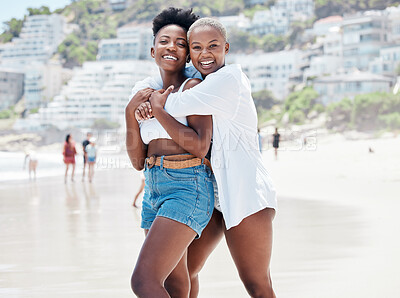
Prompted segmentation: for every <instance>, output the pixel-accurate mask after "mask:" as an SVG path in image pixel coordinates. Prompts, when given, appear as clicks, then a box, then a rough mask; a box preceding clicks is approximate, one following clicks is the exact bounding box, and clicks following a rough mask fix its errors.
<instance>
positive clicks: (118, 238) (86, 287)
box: [0, 138, 400, 298]
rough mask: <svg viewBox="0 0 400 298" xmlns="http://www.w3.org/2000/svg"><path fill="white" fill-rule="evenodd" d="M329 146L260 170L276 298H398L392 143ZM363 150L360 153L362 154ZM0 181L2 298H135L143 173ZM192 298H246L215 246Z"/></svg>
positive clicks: (395, 151)
mask: <svg viewBox="0 0 400 298" xmlns="http://www.w3.org/2000/svg"><path fill="white" fill-rule="evenodd" d="M370 143H371V141H356V142H349V141H344V140H336V139H335V140H327V141H323V140H321V141H320V142H318V143H317V147H316V148H315V149H313V150H306V148H303V149H302V150H296V151H295V150H289V149H288V148H286V149H282V151H280V152H279V160H278V161H274V159H273V153H272V150H267V151H266V152H265V153H264V157H265V162H266V164H267V166H268V168H269V169H270V172H271V175H272V177H273V179H274V181H275V183H276V186H277V189H278V191H279V193H280V196H279V212H278V214H277V217H276V219H275V221H274V228H275V230H274V233H275V234H274V248H273V256H272V278H273V282H274V288H275V291H276V294H277V296H278V297H363V298H364V297H399V296H400V285H399V283H398V276H399V274H400V268H399V266H398V264H400V255H399V253H398V252H399V251H400V240H399V237H398V232H399V231H400V222H399V221H398V219H397V218H398V216H397V213H398V212H399V211H398V210H400V208H399V207H400V203H399V199H400V150H399V148H400V139H399V138H397V139H390V140H377V141H373V144H372V145H373V147H374V149H375V153H374V154H368V153H367V149H368V145H369V144H370ZM366 146H367V147H366ZM79 178H80V177H79V176H77V177H76V180H77V181H76V182H75V183H73V184H72V183H68V184H67V185H64V183H63V178H62V177H51V178H43V179H39V180H37V181H36V182H28V181H19V182H14V183H10V182H9V183H7V184H5V183H2V184H0V231H1V232H0V241H1V246H0V296H1V297H85V298H86V297H112V296H114V297H133V295H132V294H131V292H130V286H129V279H130V275H131V271H132V269H133V266H134V264H135V260H136V257H137V255H138V253H139V250H140V247H141V244H142V242H143V239H144V236H143V232H142V230H141V229H140V228H139V222H140V210H138V209H135V208H133V207H131V203H132V200H133V194H134V193H135V191H136V189H137V188H138V187H139V182H140V178H139V174H138V173H137V172H136V171H134V170H130V169H111V170H104V171H98V172H97V173H96V176H95V181H94V183H93V184H89V183H87V182H85V183H82V182H81V181H80V179H79ZM200 278H201V292H200V297H204V298H205V297H216V298H218V297H247V296H248V295H247V294H246V292H245V290H244V288H243V286H242V284H241V282H240V279H239V277H238V275H237V273H236V270H235V267H234V265H233V262H232V260H231V258H230V255H229V252H228V250H227V247H226V245H225V242H224V241H222V242H221V244H220V245H219V246H218V248H217V249H216V251H215V252H214V253H213V255H212V256H211V257H210V259H209V260H208V262H207V264H206V266H205V268H204V270H203V271H202V273H201V276H200Z"/></svg>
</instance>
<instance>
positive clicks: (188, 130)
mask: <svg viewBox="0 0 400 298" xmlns="http://www.w3.org/2000/svg"><path fill="white" fill-rule="evenodd" d="M199 82H201V80H195V79H193V80H190V81H189V82H188V83H187V84H186V85H185V89H189V88H191V87H193V86H194V85H197V84H198V83H199ZM185 89H184V90H185ZM168 90H171V89H167V91H166V92H170V91H168ZM157 92H159V91H157ZM150 102H151V97H150ZM152 108H153V115H154V116H155V117H156V118H157V120H158V121H159V122H160V124H161V125H162V126H163V127H164V129H165V130H166V131H167V133H168V134H169V136H170V137H171V138H172V140H173V141H175V142H176V143H177V144H178V145H179V146H181V147H182V148H183V149H185V150H186V151H188V152H189V153H191V154H193V155H195V156H197V157H199V158H203V157H205V156H206V154H207V152H208V150H209V148H210V143H211V137H212V117H211V116H210V115H206V116H198V115H191V116H188V117H187V120H188V125H189V127H188V126H185V125H183V124H182V123H180V122H178V121H177V120H176V119H175V118H174V117H172V116H171V115H170V114H168V113H167V112H166V111H165V110H164V107H163V105H160V104H155V106H154V105H153V103H152Z"/></svg>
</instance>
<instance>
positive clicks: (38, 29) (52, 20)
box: [1, 14, 65, 66]
mask: <svg viewBox="0 0 400 298" xmlns="http://www.w3.org/2000/svg"><path fill="white" fill-rule="evenodd" d="M64 38H65V20H64V17H63V16H61V15H58V14H52V15H34V16H29V17H27V18H26V20H25V22H24V25H23V27H22V29H21V33H20V36H19V37H18V38H13V39H12V44H11V46H8V47H7V48H5V49H4V51H3V52H2V54H1V63H2V64H3V65H9V66H17V65H27V64H29V63H31V62H43V63H46V62H47V60H48V59H50V58H51V56H52V55H53V54H54V53H55V52H56V51H57V47H58V45H59V44H60V43H61V42H62V41H63V40H64Z"/></svg>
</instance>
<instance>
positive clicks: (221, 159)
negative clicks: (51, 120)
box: [134, 18, 277, 297]
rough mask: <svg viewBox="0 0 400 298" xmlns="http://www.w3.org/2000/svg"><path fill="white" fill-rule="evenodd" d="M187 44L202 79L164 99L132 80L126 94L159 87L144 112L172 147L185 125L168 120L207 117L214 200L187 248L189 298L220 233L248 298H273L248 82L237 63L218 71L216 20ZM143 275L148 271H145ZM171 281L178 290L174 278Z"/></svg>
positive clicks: (222, 37) (265, 200) (267, 195)
mask: <svg viewBox="0 0 400 298" xmlns="http://www.w3.org/2000/svg"><path fill="white" fill-rule="evenodd" d="M188 44H189V48H190V58H191V60H192V63H193V66H194V67H196V69H197V70H198V71H199V72H200V73H201V75H202V77H203V79H204V80H203V81H202V82H201V83H199V84H198V85H196V86H194V87H192V88H191V89H189V90H186V91H183V92H177V93H171V88H167V89H166V91H164V90H165V87H166V86H168V85H167V84H165V82H164V86H163V84H162V83H160V82H158V81H157V79H152V78H150V80H148V79H146V80H144V81H142V82H139V83H140V87H141V88H139V86H135V88H134V90H135V91H136V92H137V89H138V90H141V89H145V88H146V87H147V90H148V89H149V87H151V88H153V89H160V88H163V89H164V90H158V91H154V92H152V91H149V93H151V92H152V93H151V96H150V105H151V110H152V114H153V116H154V117H155V118H156V119H157V120H158V121H159V122H160V123H161V125H162V126H163V127H164V128H165V130H166V131H167V132H168V133H169V134H170V136H171V137H172V139H173V140H174V141H176V142H178V140H177V138H176V137H177V136H178V135H181V134H182V133H183V131H185V132H186V129H187V127H185V126H184V125H182V123H179V121H177V120H176V119H175V118H174V117H182V116H185V115H212V120H213V146H212V149H211V163H212V166H213V171H214V174H215V178H216V180H217V184H218V197H219V199H217V196H215V209H214V212H213V216H212V218H211V220H210V223H209V224H208V225H207V227H206V228H205V229H204V231H203V236H202V237H201V238H200V239H197V240H195V241H193V242H192V243H191V244H190V246H189V248H188V253H187V254H188V257H187V264H188V265H187V267H188V270H189V276H190V279H191V285H190V291H191V292H190V297H197V295H198V292H199V280H198V273H199V271H200V270H201V268H202V267H203V266H204V264H205V262H206V260H207V258H208V256H209V255H210V254H211V253H212V251H213V250H214V248H215V247H216V246H217V244H218V243H219V241H220V240H221V239H222V237H223V235H225V239H226V242H227V244H228V247H229V250H230V253H231V256H232V258H233V260H234V263H235V265H236V268H237V270H238V273H239V276H240V278H241V280H242V282H243V284H244V286H245V287H246V289H247V292H248V294H249V296H251V297H275V294H274V291H273V288H272V281H271V277H270V257H271V250H272V220H273V218H274V216H275V208H276V204H277V201H276V192H275V189H274V187H273V184H272V181H271V178H270V176H269V174H268V171H267V169H266V168H265V165H264V163H263V160H262V156H261V154H260V151H259V144H258V140H257V114H256V109H255V106H254V101H253V98H252V97H251V85H250V82H249V80H248V78H247V77H246V75H245V74H244V73H243V71H242V69H241V67H240V66H239V65H225V55H226V54H227V53H228V51H229V43H228V42H227V36H226V29H225V28H224V27H223V25H222V24H221V23H220V22H218V21H217V20H215V19H211V18H203V19H199V20H198V21H196V22H195V23H194V24H193V25H192V26H191V27H190V29H189V31H188ZM139 83H138V84H139ZM170 83H172V82H170ZM138 84H137V85H138ZM174 86H175V85H174ZM145 90H146V89H145ZM139 92H140V91H139ZM142 92H144V91H143V90H142ZM167 97H168V100H167ZM164 105H165V109H164ZM146 106H147V104H143V105H141V106H140V108H139V111H138V113H139V115H141V117H140V118H141V119H148V118H149V117H150V116H151V115H147V116H146V117H147V118H145V117H144V114H143V113H142V112H143V110H146ZM149 110H150V108H147V111H149ZM168 113H169V114H168ZM145 114H147V112H145ZM140 118H138V119H140ZM178 132H181V133H178ZM185 140H188V138H187V136H185ZM146 183H147V181H146ZM180 185H182V187H184V185H185V184H184V182H183V181H180ZM168 242H172V240H171V239H170V240H169V241H168ZM163 247H164V246H163ZM164 249H165V247H164ZM143 268H145V267H143ZM146 269H147V271H149V267H147V268H146ZM146 269H144V270H143V272H146ZM169 278H171V276H170V277H169ZM162 281H163V280H162V279H159V280H157V283H155V284H154V286H155V287H159V286H160V283H161V284H162ZM175 283H176V284H178V285H179V284H180V283H179V281H178V280H175ZM155 296H157V295H154V297H155ZM141 297H151V295H149V296H146V295H142V296H141ZM157 297H167V296H165V295H164V296H157ZM186 297H187V296H186Z"/></svg>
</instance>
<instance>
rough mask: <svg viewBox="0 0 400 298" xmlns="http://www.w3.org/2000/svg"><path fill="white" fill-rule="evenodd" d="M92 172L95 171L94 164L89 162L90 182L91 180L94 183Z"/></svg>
mask: <svg viewBox="0 0 400 298" xmlns="http://www.w3.org/2000/svg"><path fill="white" fill-rule="evenodd" d="M92 172H93V164H92V163H89V173H88V176H89V182H90V183H92V176H93V174H92Z"/></svg>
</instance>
